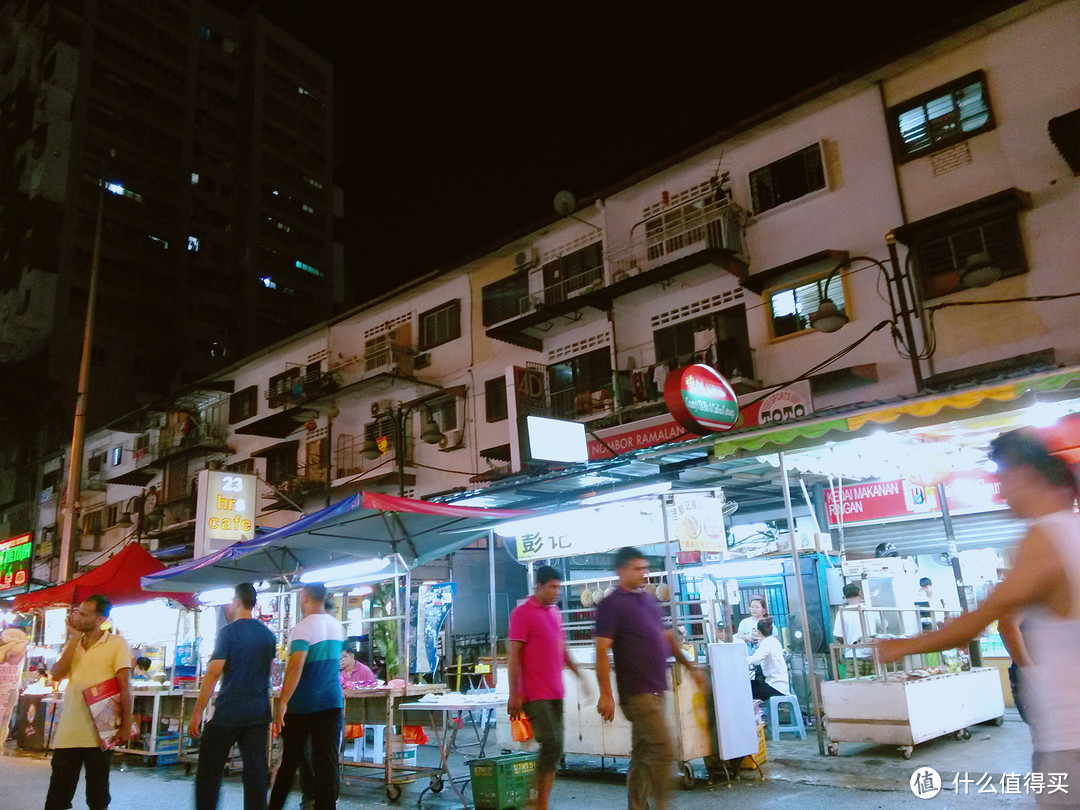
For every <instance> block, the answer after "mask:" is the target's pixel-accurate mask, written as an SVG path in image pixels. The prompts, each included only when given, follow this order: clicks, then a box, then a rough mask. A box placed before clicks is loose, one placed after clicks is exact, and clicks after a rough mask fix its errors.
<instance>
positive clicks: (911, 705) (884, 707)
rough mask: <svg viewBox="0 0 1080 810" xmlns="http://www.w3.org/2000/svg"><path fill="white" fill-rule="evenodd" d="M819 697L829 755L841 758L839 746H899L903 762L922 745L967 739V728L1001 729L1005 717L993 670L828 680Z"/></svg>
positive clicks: (995, 674) (986, 668)
mask: <svg viewBox="0 0 1080 810" xmlns="http://www.w3.org/2000/svg"><path fill="white" fill-rule="evenodd" d="M821 698H822V701H823V702H824V707H825V722H826V731H827V733H828V737H829V741H830V742H829V748H828V751H829V755H830V756H836V755H837V754H838V753H839V751H840V746H839V743H842V742H861V743H881V744H885V745H898V746H900V753H901V754H902V755H903V757H904V759H911V755H912V753H913V751H914V746H916V745H918V744H919V743H922V742H926V741H927V740H931V739H933V738H935V737H943V736H945V735H946V734H955V735H956V736H957V738H958V739H967V738H968V737H970V736H971V733H970V732H969V731H968V730H967V727H968V726H971V725H974V724H976V723H985V722H988V721H993V722H994V723H996V724H997V725H1001V722H1002V720H1003V719H1004V714H1005V702H1004V698H1003V696H1002V692H1001V679H1000V677H999V676H998V671H997V669H996V668H994V667H979V668H977V669H972V670H969V671H966V672H950V673H945V674H942V675H930V676H928V677H925V678H917V679H907V680H904V679H899V678H897V677H896V676H894V675H890V676H886V677H874V678H853V679H851V680H843V681H826V682H824V683H822V684H821Z"/></svg>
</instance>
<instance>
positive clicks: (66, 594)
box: [15, 543, 198, 611]
mask: <svg viewBox="0 0 1080 810" xmlns="http://www.w3.org/2000/svg"><path fill="white" fill-rule="evenodd" d="M165 567H166V566H165V563H163V562H161V560H156V559H154V558H153V557H151V556H150V552H148V551H147V550H146V549H145V548H143V547H142V546H140V545H139V544H138V543H128V544H127V545H126V546H124V547H123V548H122V549H121V550H120V551H119V552H118V553H117V554H115V555H113V557H112V559H110V560H108V561H106V562H104V563H102V564H101V565H99V566H98V567H97V568H95V569H94V570H92V571H87V572H86V573H85V574H83V575H82V576H79V577H75V579H73V580H71V581H69V582H65V583H64V584H63V585H54V586H53V587H51V588H42V589H41V590H40V591H34V592H33V593H24V594H20V595H19V596H16V597H15V610H23V611H25V610H34V609H35V608H46V607H53V606H54V605H77V604H79V603H80V602H82V601H83V600H84V599H86V597H88V596H93V595H94V594H96V593H99V594H101V595H102V596H107V597H108V598H109V601H111V602H112V603H113V604H114V605H130V604H134V603H136V602H145V601H147V600H149V599H154V598H156V597H164V598H167V599H173V600H175V601H177V602H179V603H180V604H182V605H184V606H185V607H190V608H193V607H197V606H198V602H197V601H196V599H195V597H194V596H193V595H192V594H189V593H159V592H154V591H144V590H143V589H142V585H141V584H140V579H141V578H142V577H144V576H146V575H148V574H156V573H157V572H158V571H162V570H164V569H165Z"/></svg>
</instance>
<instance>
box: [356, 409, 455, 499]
mask: <svg viewBox="0 0 1080 810" xmlns="http://www.w3.org/2000/svg"><path fill="white" fill-rule="evenodd" d="M422 405H423V401H418V402H413V403H411V404H409V405H407V406H405V407H402V406H401V405H398V406H397V407H396V408H395V409H394V412H393V420H394V462H395V466H396V468H397V475H398V495H400V496H401V497H405V461H406V458H405V440H406V439H407V438H408V437H409V435H410V433H411V431H409V429H408V425H409V422H408V420H409V417H411V416H412V414H413V413H414V412H415V411H416V409H417V408H419V407H421V406H422ZM425 413H427V411H426V410H425ZM442 437H443V435H442V431H441V430H439V426H438V424H436V422H435V420H434V419H432V418H431V414H430V413H428V414H427V419H426V420H424V429H423V432H421V434H420V441H422V442H424V444H438V443H439V441H440V440H441V439H442ZM360 454H361V455H362V456H363V457H364V458H366V459H367V460H368V461H374V460H375V459H377V458H378V457H379V456H381V455H382V453H381V452H380V451H379V448H378V446H377V445H376V444H375V442H374V440H372V439H364V449H363V450H361V451H360Z"/></svg>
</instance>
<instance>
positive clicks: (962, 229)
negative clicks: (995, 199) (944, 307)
mask: <svg viewBox="0 0 1080 810" xmlns="http://www.w3.org/2000/svg"><path fill="white" fill-rule="evenodd" d="M913 247H914V251H915V263H916V267H917V268H918V271H919V276H920V279H921V281H922V285H923V293H924V295H925V296H926V297H927V298H935V297H937V296H941V295H948V294H949V293H952V292H956V291H957V290H959V289H961V288H962V286H963V285H962V284H961V283H960V275H961V273H962V272H963V271H964V268H965V267H966V265H967V259H968V257H969V256H972V255H974V254H977V253H986V254H988V255H989V256H990V263H991V264H992V265H993V266H995V267H997V268H1000V270H1001V275H1002V278H1007V277H1009V276H1015V275H1019V274H1020V273H1025V272H1027V262H1026V261H1025V258H1024V246H1023V243H1022V241H1021V239H1020V229H1019V227H1018V224H1017V220H1016V214H1015V213H1013V212H1005V213H1001V212H997V213H994V214H991V215H989V216H986V217H984V218H982V219H978V220H974V221H968V222H965V223H963V224H957V225H956V226H954V227H953V228H952V229H951V230H947V231H945V232H944V233H943V232H941V231H940V230H938V231H937V233H935V234H932V235H931V234H927V235H926V236H925V238H923V239H921V240H917V241H916V243H915V245H914V246H913Z"/></svg>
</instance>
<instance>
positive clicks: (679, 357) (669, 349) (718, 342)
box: [653, 282, 839, 377]
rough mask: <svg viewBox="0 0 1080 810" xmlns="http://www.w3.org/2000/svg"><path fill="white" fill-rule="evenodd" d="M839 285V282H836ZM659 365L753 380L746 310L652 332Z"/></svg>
mask: <svg viewBox="0 0 1080 810" xmlns="http://www.w3.org/2000/svg"><path fill="white" fill-rule="evenodd" d="M834 283H836V284H839V282H834ZM653 346H654V347H655V349H656V360H657V362H661V363H662V362H672V361H674V362H675V363H676V364H677V365H680V366H683V365H688V364H690V363H705V364H706V365H709V366H712V367H714V368H716V369H717V370H718V371H719V372H720V373H721V374H723V375H724V376H725V377H753V376H754V374H753V360H752V355H751V351H750V335H749V332H748V331H747V328H746V309H745V308H744V307H742V306H736V307H729V308H727V309H722V310H720V311H719V312H714V313H711V314H709V315H702V316H700V317H697V318H690V319H687V320H684V321H680V322H679V323H677V324H674V325H672V326H667V327H664V328H663V329H657V330H656V331H655V332H653Z"/></svg>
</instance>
